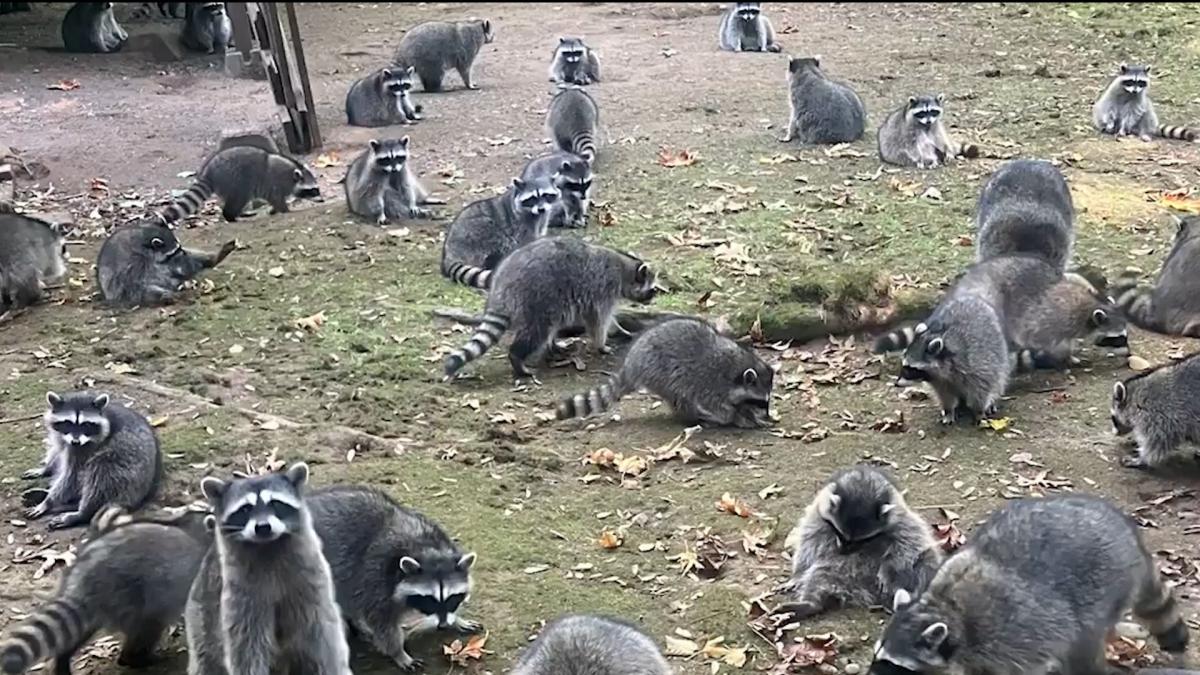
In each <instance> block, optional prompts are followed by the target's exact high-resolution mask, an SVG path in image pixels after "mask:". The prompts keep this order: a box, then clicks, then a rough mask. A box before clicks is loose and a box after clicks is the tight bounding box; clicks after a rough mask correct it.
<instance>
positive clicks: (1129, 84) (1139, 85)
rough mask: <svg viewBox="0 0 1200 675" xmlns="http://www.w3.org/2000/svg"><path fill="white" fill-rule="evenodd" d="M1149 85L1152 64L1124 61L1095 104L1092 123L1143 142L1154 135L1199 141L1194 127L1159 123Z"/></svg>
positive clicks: (1100, 129)
mask: <svg viewBox="0 0 1200 675" xmlns="http://www.w3.org/2000/svg"><path fill="white" fill-rule="evenodd" d="M1149 88H1150V66H1131V65H1126V64H1124V63H1122V64H1121V68H1120V72H1119V73H1117V76H1116V77H1115V78H1113V81H1112V82H1111V83H1110V84H1109V85H1108V88H1107V89H1105V90H1104V93H1103V94H1101V95H1100V98H1099V99H1097V100H1096V104H1095V105H1094V106H1092V123H1093V124H1094V125H1095V126H1096V129H1098V130H1099V131H1100V132H1101V133H1105V134H1112V135H1114V136H1137V137H1138V138H1140V139H1142V140H1143V141H1148V140H1150V138H1151V137H1152V136H1158V137H1160V138H1171V139H1177V140H1184V141H1194V140H1196V137H1197V133H1196V131H1195V130H1193V129H1189V128H1187V127H1175V126H1169V125H1166V124H1159V123H1158V115H1157V114H1156V113H1155V112H1154V103H1153V102H1151V101H1150V92H1149Z"/></svg>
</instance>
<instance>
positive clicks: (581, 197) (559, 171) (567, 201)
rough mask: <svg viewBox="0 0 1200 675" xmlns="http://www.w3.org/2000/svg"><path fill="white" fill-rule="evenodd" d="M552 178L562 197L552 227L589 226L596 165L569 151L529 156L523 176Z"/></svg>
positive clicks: (531, 178) (552, 220)
mask: <svg viewBox="0 0 1200 675" xmlns="http://www.w3.org/2000/svg"><path fill="white" fill-rule="evenodd" d="M540 178H550V179H551V180H552V181H553V183H554V186H555V187H556V188H558V197H559V199H558V201H557V202H555V203H554V208H553V209H551V211H550V217H549V220H548V221H547V223H546V225H547V226H548V227H587V213H588V206H589V205H590V204H591V199H592V182H593V180H594V176H593V175H592V167H591V165H590V164H588V162H587V160H585V159H583V158H582V157H580V156H578V155H575V154H572V153H569V152H552V153H550V154H548V155H542V156H540V157H535V158H533V159H531V160H529V163H528V164H526V165H525V170H524V171H522V172H521V180H523V181H526V182H530V181H534V180H537V179H540Z"/></svg>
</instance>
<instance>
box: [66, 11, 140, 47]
mask: <svg viewBox="0 0 1200 675" xmlns="http://www.w3.org/2000/svg"><path fill="white" fill-rule="evenodd" d="M128 39H129V33H126V32H125V29H123V28H121V25H120V24H119V23H117V17H116V16H115V15H114V14H113V3H111V2H77V3H75V4H74V5H71V8H70V9H68V10H67V13H66V15H65V16H63V21H62V40H63V46H64V47H66V49H67V51H69V52H82V53H92V52H97V53H101V54H106V53H109V52H115V51H117V50H119V49H120V48H121V47H123V46H124V45H125V41H126V40H128Z"/></svg>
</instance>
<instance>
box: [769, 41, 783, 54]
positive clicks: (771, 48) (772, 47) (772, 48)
mask: <svg viewBox="0 0 1200 675" xmlns="http://www.w3.org/2000/svg"><path fill="white" fill-rule="evenodd" d="M767 51H769V52H774V53H776V54H778V53H779V52H781V51H783V47H780V46H779V43H778V42H776V43H774V44H770V45H767Z"/></svg>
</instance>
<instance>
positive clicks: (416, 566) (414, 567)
mask: <svg viewBox="0 0 1200 675" xmlns="http://www.w3.org/2000/svg"><path fill="white" fill-rule="evenodd" d="M400 571H401V572H403V573H405V574H416V573H417V572H420V571H421V563H419V562H417V559H416V558H410V557H408V556H404V557H403V558H401V559H400Z"/></svg>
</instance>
